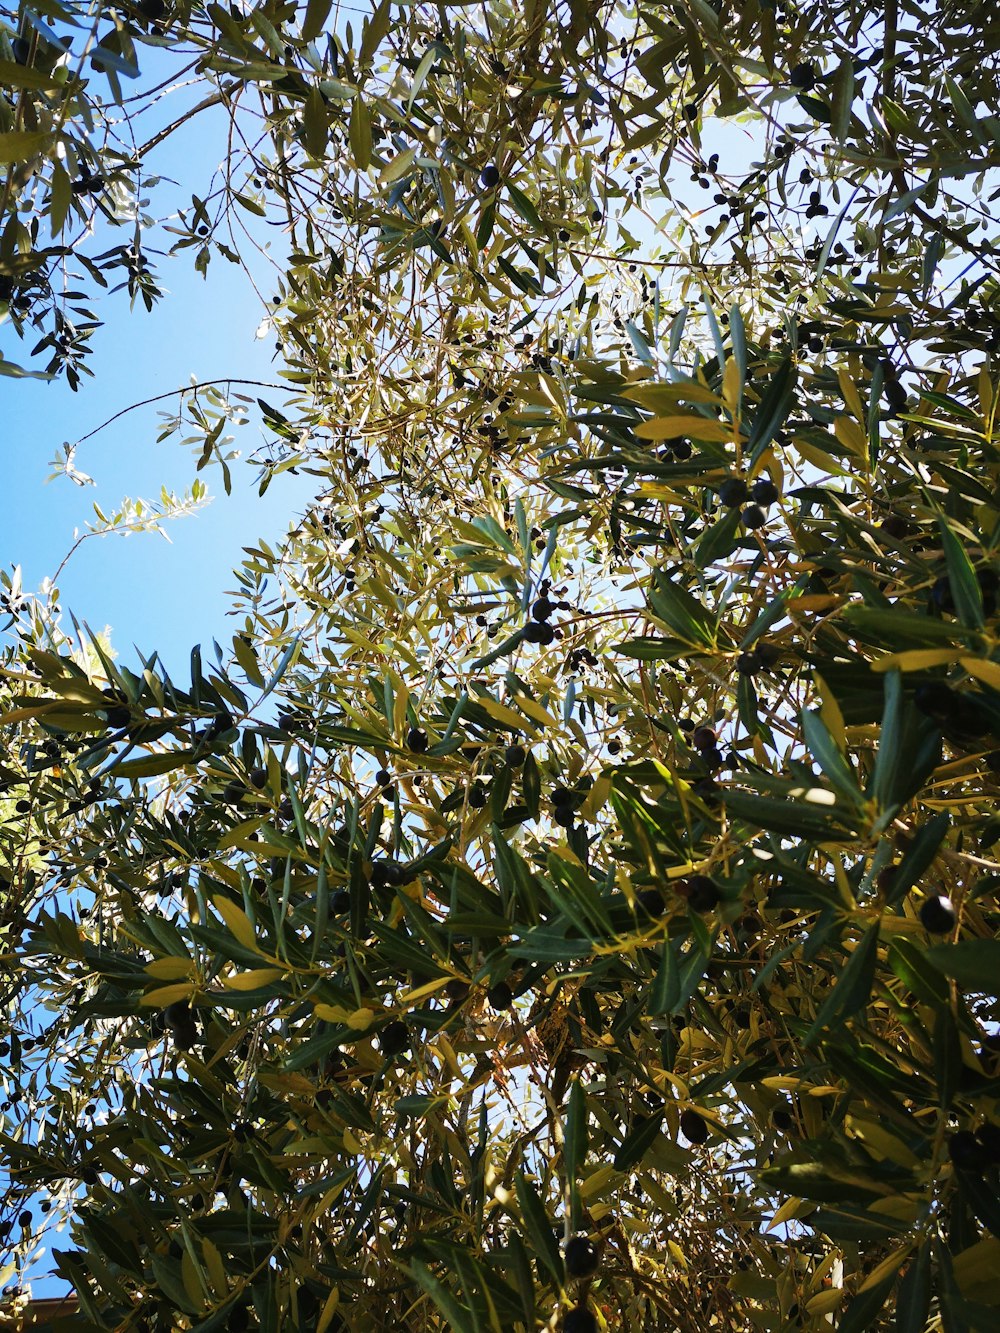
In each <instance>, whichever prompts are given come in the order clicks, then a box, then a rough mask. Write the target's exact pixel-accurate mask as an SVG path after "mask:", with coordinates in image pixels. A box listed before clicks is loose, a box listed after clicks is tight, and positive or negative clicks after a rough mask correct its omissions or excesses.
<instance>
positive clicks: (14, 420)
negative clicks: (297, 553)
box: [0, 99, 311, 685]
mask: <svg viewBox="0 0 1000 1333" xmlns="http://www.w3.org/2000/svg"><path fill="white" fill-rule="evenodd" d="M167 100H168V101H169V99H167ZM176 108H177V104H176V103H173V104H172V107H171V114H175V113H176ZM213 116H214V122H213ZM222 121H223V117H222V115H221V114H220V113H212V112H209V113H206V114H205V115H203V116H201V117H199V120H198V123H197V125H196V126H195V127H194V128H193V129H192V130H187V129H186V130H184V131H181V132H178V134H177V135H176V136H174V137H173V138H172V139H171V140H168V141H167V142H166V143H165V144H164V146H163V149H162V151H161V153H160V155H159V157H158V161H157V165H158V167H159V169H160V171H161V172H163V173H164V174H167V175H170V174H172V175H176V177H177V178H178V180H179V181H181V182H182V183H183V186H184V189H178V190H177V191H176V192H175V196H174V197H175V198H176V200H177V203H178V204H183V203H185V202H187V203H189V202H190V195H191V192H192V190H197V189H198V187H199V184H200V183H201V182H207V180H208V179H209V178H210V176H211V173H212V171H213V170H214V168H215V166H216V165H217V161H216V160H214V159H213V157H212V153H213V151H214V152H215V154H219V153H220V151H221V147H222V145H224V143H225V137H224V125H223V123H222ZM216 129H217V130H218V131H219V132H218V133H215V132H214V131H215V130H216ZM169 190H170V187H169V186H167V187H164V188H163V189H162V191H157V192H155V193H154V195H153V198H154V203H155V204H156V205H158V207H157V212H158V213H161V212H162V209H163V207H164V204H163V203H162V202H161V201H162V200H163V199H165V198H169V197H170V193H169ZM122 239H123V235H122V233H120V232H117V233H116V232H110V234H109V235H108V236H102V235H99V236H98V237H96V238H94V239H93V240H92V241H91V242H90V243H89V244H88V250H89V252H90V253H100V252H101V251H102V250H104V249H106V248H108V247H109V246H110V245H112V244H116V243H120V242H121V240H122ZM267 239H268V240H272V239H273V243H274V244H276V245H280V244H281V236H280V233H273V232H272V233H270V234H269V236H268V237H267ZM193 254H194V252H193V250H188V251H185V252H182V253H181V254H180V255H179V256H177V257H176V258H173V259H170V258H165V259H163V260H162V261H161V263H160V264H159V265H158V276H159V279H160V282H161V285H162V286H163V287H165V288H166V289H167V291H166V294H165V295H164V297H163V299H162V300H161V301H160V302H159V303H158V304H157V305H155V306H154V307H153V310H152V312H151V313H147V312H146V310H145V308H144V307H143V306H142V303H141V302H139V303H138V304H137V307H136V309H135V310H134V311H132V312H130V311H129V297H128V294H127V292H124V291H123V292H119V293H117V294H114V295H110V296H109V295H104V296H103V298H99V299H98V300H97V301H96V302H95V304H94V309H95V312H96V313H97V314H98V316H99V317H100V318H103V319H104V320H105V321H106V323H105V326H104V327H103V328H102V329H100V330H99V331H98V332H97V333H96V334H95V335H94V338H93V340H92V345H93V347H94V352H93V354H92V356H91V358H90V362H89V364H90V365H91V368H92V369H93V371H94V378H93V379H91V378H90V377H89V376H84V377H83V380H82V383H81V385H80V388H79V390H78V391H77V392H76V393H73V392H71V390H70V389H69V387H68V386H67V385H66V383H65V381H64V380H61V379H60V380H57V381H52V382H48V383H47V382H45V381H41V380H30V379H24V380H14V379H2V380H0V401H2V406H3V415H2V421H3V440H4V455H5V469H4V472H5V475H4V523H3V527H2V530H0V563H2V565H3V567H4V568H5V569H7V570H8V571H9V570H10V568H11V566H13V565H16V564H20V565H21V566H22V570H23V584H24V587H25V589H26V590H27V591H35V590H37V588H38V587H39V585H40V583H41V581H42V579H43V578H45V577H46V576H51V575H52V574H53V573H54V572H55V570H56V569H57V568H58V566H59V564H60V562H61V561H62V559H63V557H64V556H65V555H66V553H67V552H68V551H69V549H70V547H71V546H72V545H73V541H74V529H77V528H79V529H81V530H82V529H83V528H84V527H85V525H86V524H87V523H88V521H90V520H92V519H93V517H94V512H93V506H94V503H95V501H96V502H97V503H98V504H100V505H101V507H102V509H104V511H105V512H106V513H107V512H111V511H113V510H114V508H115V507H116V506H117V505H118V504H119V502H120V501H121V499H122V498H123V497H125V496H130V497H132V498H133V499H134V498H137V497H142V498H148V499H156V498H157V497H158V496H159V493H160V489H161V487H162V486H167V487H168V489H173V490H177V491H178V492H180V491H183V490H184V489H185V488H187V487H189V486H190V484H191V482H192V481H193V480H194V478H195V476H196V475H197V474H196V472H195V462H196V459H195V456H194V454H193V453H192V451H191V450H190V448H185V447H182V446H180V445H179V444H178V443H177V442H176V440H175V439H171V440H167V441H164V442H163V443H162V444H157V443H156V436H157V434H158V433H159V428H160V426H161V424H162V423H161V418H160V417H159V416H158V415H157V413H158V412H159V411H164V410H166V409H168V408H170V407H171V406H172V404H171V403H170V402H165V403H160V404H156V405H154V406H151V407H148V408H143V409H140V410H137V411H135V412H130V413H128V414H127V415H125V416H124V417H123V418H122V419H121V420H119V421H117V422H116V423H115V424H114V425H112V426H110V427H108V428H107V429H106V430H103V431H101V432H99V433H98V434H97V435H96V436H95V437H94V438H93V439H91V440H88V441H87V442H86V443H84V444H83V445H81V446H80V448H79V450H78V452H77V456H76V458H75V465H76V467H77V468H79V469H80V470H81V471H83V472H85V473H88V474H89V475H90V476H92V477H93V478H94V480H95V481H96V483H97V485H95V486H85V487H83V486H76V485H74V484H73V483H72V482H70V481H69V480H68V479H67V478H64V477H61V478H58V479H57V480H55V481H52V482H50V483H48V484H46V481H45V478H46V476H47V475H48V474H49V472H50V471H51V468H50V466H49V464H50V460H51V459H53V458H54V457H55V455H56V454H57V452H59V450H60V449H61V446H62V444H63V442H64V441H68V442H71V443H72V442H75V441H76V440H78V439H79V438H80V437H81V436H83V435H86V434H87V433H88V432H89V431H91V430H93V429H94V428H95V427H96V426H99V425H100V424H101V422H103V421H104V420H106V419H107V418H108V417H110V416H112V415H113V414H114V413H116V412H118V411H120V410H121V409H122V408H126V407H128V406H129V405H130V404H132V403H134V402H138V401H141V400H142V399H145V398H150V397H152V396H154V395H156V394H160V393H165V392H168V391H170V390H174V389H176V388H178V387H180V386H182V385H188V384H190V382H191V377H192V375H194V376H197V378H198V379H199V381H206V380H211V379H216V378H220V377H224V376H234V377H239V378H244V379H260V380H264V381H271V382H275V380H276V371H277V369H278V366H277V365H276V364H275V363H274V362H273V361H272V357H273V354H274V338H273V336H271V335H268V336H267V337H265V338H263V339H259V340H258V339H257V338H256V337H255V331H256V329H257V327H258V325H259V324H260V322H261V319H262V317H263V314H264V309H265V307H264V306H263V305H262V303H261V300H260V299H259V297H258V296H257V294H256V293H255V292H254V291H253V289H252V287H251V285H250V283H249V282H248V281H247V279H246V276H245V275H244V274H243V273H242V271H241V270H240V269H239V268H238V267H237V266H236V265H234V264H230V263H228V262H227V261H226V260H224V259H222V258H221V257H219V256H215V257H213V260H212V262H211V264H210V265H209V268H208V273H207V278H202V277H201V276H200V275H199V274H197V273H196V272H195V271H194V268H193V262H192V260H193ZM268 279H269V275H268V274H267V273H262V274H261V282H262V283H263V285H262V286H261V291H262V293H263V294H264V295H265V296H266V295H267V294H268V292H269V290H270V288H269V286H268V285H267V284H268ZM0 346H2V348H3V351H4V353H5V355H8V356H10V358H11V359H13V360H17V361H20V362H21V364H27V361H28V358H27V355H26V354H27V351H28V350H29V349H30V346H31V342H30V341H29V342H27V345H25V344H22V343H19V342H18V341H17V339H16V338H15V337H14V336H13V335H12V333H11V331H10V328H9V326H8V327H7V328H6V329H4V328H3V327H0ZM237 391H238V392H245V393H248V394H254V393H255V391H254V390H252V389H238V390H237ZM264 396H265V397H266V398H268V400H269V401H271V402H275V403H280V401H281V396H280V393H275V392H270V393H267V392H265V394H264ZM176 401H177V400H176V399H175V400H174V403H176ZM260 442H261V433H260V431H259V429H258V427H257V426H256V425H254V424H252V425H250V426H248V427H247V428H245V429H244V431H243V432H242V433H241V435H240V438H238V439H237V441H236V444H235V447H237V448H241V449H242V451H243V453H244V455H245V454H246V453H248V452H250V450H252V449H253V448H254V447H255V446H256V445H258V444H259V443H260ZM201 476H202V478H203V479H204V480H205V481H206V482H207V484H208V488H209V493H210V495H211V496H212V497H213V498H212V503H211V504H210V505H208V506H207V507H206V508H204V509H202V510H201V511H200V512H198V513H197V514H195V515H194V516H192V517H190V518H185V519H182V520H178V521H176V522H172V523H170V524H168V525H167V527H166V530H167V532H168V534H169V537H170V543H168V542H167V541H165V540H164V538H163V537H160V536H158V535H156V534H155V533H149V534H137V535H132V536H129V537H123V536H118V535H114V536H109V537H101V538H97V537H94V538H90V539H88V540H87V541H85V542H84V543H83V545H82V546H81V547H80V549H79V550H78V551H77V552H76V553H75V554H74V556H73V558H72V560H71V561H70V562H69V564H68V565H67V567H66V570H65V572H64V574H63V576H62V577H61V578H60V580H59V588H60V593H61V596H60V602H61V605H62V606H63V608H64V610H67V609H71V610H72V611H73V612H74V613H75V614H76V616H77V618H78V619H80V620H86V621H87V622H88V623H89V624H90V626H91V628H92V629H94V630H95V631H96V630H99V629H103V627H104V626H105V625H110V626H111V631H112V635H111V638H112V644H113V646H114V648H115V649H116V651H117V652H118V654H119V657H120V659H121V660H122V661H124V662H126V663H128V662H130V661H131V660H133V659H134V654H133V652H132V645H133V644H135V645H137V646H138V647H139V648H140V649H141V650H142V651H143V652H145V653H146V654H148V653H150V652H152V651H153V650H154V649H156V650H158V651H159V652H160V654H161V656H162V657H163V659H164V660H165V662H166V663H167V666H168V669H169V670H171V672H172V673H173V672H174V671H176V672H177V673H178V676H179V678H180V679H179V682H178V683H180V684H182V685H183V683H184V678H183V673H184V671H185V669H186V664H187V660H188V657H189V654H190V650H191V647H192V646H193V644H195V643H198V642H201V643H205V644H210V643H211V640H212V638H213V637H217V638H218V639H219V641H220V642H223V640H224V639H227V638H229V637H230V636H231V635H232V633H233V632H234V629H235V624H234V623H232V622H228V623H227V619H226V616H225V612H226V609H227V606H228V600H229V599H228V598H227V596H226V589H228V588H231V587H233V579H232V578H231V571H232V569H233V568H234V567H235V566H236V565H238V564H239V562H240V559H241V557H242V547H244V546H248V545H252V544H253V543H254V542H255V541H256V539H257V538H258V537H264V538H265V539H266V540H269V541H272V542H273V541H274V540H275V539H276V538H277V537H279V536H280V534H281V533H282V532H283V531H284V529H285V527H286V526H287V524H288V522H289V520H290V519H291V518H292V517H293V516H294V515H295V514H296V513H300V512H301V511H302V509H303V507H304V505H305V504H306V503H307V501H308V498H309V495H310V491H311V486H310V479H309V478H308V477H302V476H290V475H289V474H287V473H284V474H282V475H281V476H279V477H278V478H277V479H276V480H275V481H274V482H273V483H272V485H271V487H270V489H269V490H268V492H267V493H266V495H265V496H264V497H263V498H259V497H258V495H257V487H256V484H255V480H254V478H255V470H254V469H253V468H252V467H250V466H246V465H242V466H241V465H239V464H237V465H236V466H235V467H234V470H233V493H232V495H231V496H228V497H227V496H226V494H225V492H224V489H223V485H222V477H221V473H220V472H219V471H218V470H217V469H212V468H209V469H207V470H206V472H204V473H202V474H201ZM68 623H69V622H68V621H67V625H68Z"/></svg>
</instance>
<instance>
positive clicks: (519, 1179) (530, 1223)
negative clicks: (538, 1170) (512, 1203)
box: [514, 1171, 563, 1287]
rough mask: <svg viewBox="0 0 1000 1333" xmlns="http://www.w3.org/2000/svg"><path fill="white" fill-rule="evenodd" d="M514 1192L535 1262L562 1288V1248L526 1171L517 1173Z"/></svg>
mask: <svg viewBox="0 0 1000 1333" xmlns="http://www.w3.org/2000/svg"><path fill="white" fill-rule="evenodd" d="M514 1189H515V1192H516V1194H517V1203H518V1208H519V1209H520V1213H521V1221H522V1222H523V1223H524V1236H525V1239H526V1240H527V1241H528V1243H529V1245H530V1246H531V1248H532V1250H533V1251H534V1254H535V1258H536V1259H537V1260H538V1261H539V1262H540V1263H542V1264H544V1265H545V1267H546V1268H547V1269H548V1270H549V1272H550V1273H551V1275H552V1279H553V1281H554V1282H555V1284H556V1287H559V1286H560V1285H561V1284H562V1280H563V1265H562V1258H561V1257H560V1254H559V1246H558V1245H557V1244H556V1238H555V1236H554V1234H553V1232H552V1219H551V1218H550V1217H549V1215H548V1213H547V1212H546V1210H545V1205H544V1204H543V1203H542V1201H541V1198H540V1197H539V1195H538V1191H537V1190H536V1189H535V1187H534V1185H533V1184H532V1183H531V1181H530V1180H529V1179H528V1177H527V1176H526V1175H525V1174H524V1172H523V1171H518V1172H517V1174H516V1175H515V1177H514Z"/></svg>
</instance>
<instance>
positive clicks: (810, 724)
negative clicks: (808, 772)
mask: <svg viewBox="0 0 1000 1333" xmlns="http://www.w3.org/2000/svg"><path fill="white" fill-rule="evenodd" d="M799 716H800V721H801V723H802V734H803V737H804V739H805V742H806V744H807V745H808V747H809V749H810V751H811V752H812V755H813V758H814V759H815V760H816V762H817V763H818V764H819V766H820V768H821V769H822V770H823V774H824V776H825V777H826V778H827V779H828V780H829V782H830V785H831V786H832V787H833V788H834V789H835V790H836V791H838V792H839V793H840V795H841V796H843V797H844V799H845V800H847V801H849V802H850V803H851V804H852V805H860V804H861V803H862V801H863V799H864V797H863V796H862V793H861V789H860V787H859V786H858V784H857V780H856V778H855V776H854V771H853V769H852V768H851V766H850V764H849V763H848V761H847V758H846V756H845V755H844V754H843V752H842V751H841V749H840V747H839V746H838V745H837V742H836V741H835V740H834V739H833V737H832V736H831V735H830V732H829V731H828V730H827V727H826V723H825V722H824V721H823V719H822V717H821V716H820V714H819V712H818V710H807V709H803V711H802V713H801V714H800V715H799Z"/></svg>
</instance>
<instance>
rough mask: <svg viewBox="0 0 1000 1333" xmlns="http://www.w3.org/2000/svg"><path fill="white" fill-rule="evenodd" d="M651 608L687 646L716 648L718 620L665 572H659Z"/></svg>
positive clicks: (655, 579)
mask: <svg viewBox="0 0 1000 1333" xmlns="http://www.w3.org/2000/svg"><path fill="white" fill-rule="evenodd" d="M649 605H650V607H651V609H652V611H653V614H654V615H655V616H657V617H658V618H659V619H660V620H662V621H663V622H664V624H666V625H667V626H668V627H669V628H670V629H672V630H673V631H674V633H675V634H676V635H678V636H679V637H680V638H681V639H683V640H684V642H685V643H689V644H692V645H699V646H701V647H705V648H714V646H715V640H716V632H717V631H716V622H715V618H714V617H713V616H712V615H711V614H710V613H709V612H708V611H707V610H706V609H705V607H703V606H702V605H701V603H700V602H698V601H697V600H696V599H695V598H694V597H693V596H692V595H691V593H689V592H688V590H687V588H685V587H684V586H683V584H682V583H681V582H680V581H679V580H674V579H671V578H669V577H668V576H667V575H666V574H665V573H664V572H663V571H662V570H657V571H656V574H655V575H654V587H653V590H652V591H651V592H650V594H649Z"/></svg>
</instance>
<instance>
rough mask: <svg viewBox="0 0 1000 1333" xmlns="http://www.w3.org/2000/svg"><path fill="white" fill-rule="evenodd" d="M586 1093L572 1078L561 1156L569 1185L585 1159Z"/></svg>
mask: <svg viewBox="0 0 1000 1333" xmlns="http://www.w3.org/2000/svg"><path fill="white" fill-rule="evenodd" d="M587 1114H588V1113H587V1094H586V1093H585V1092H584V1090H583V1085H582V1084H581V1082H580V1080H579V1079H578V1078H577V1079H574V1080H573V1086H572V1087H571V1088H570V1094H569V1110H568V1111H567V1113H566V1130H565V1134H564V1146H563V1156H564V1157H565V1159H566V1176H567V1178H568V1180H569V1182H570V1185H571V1186H572V1185H574V1184H575V1181H576V1178H577V1176H578V1175H579V1174H580V1171H581V1170H582V1168H583V1165H584V1163H585V1162H586V1160H587V1142H588V1137H589V1135H588V1130H587Z"/></svg>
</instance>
